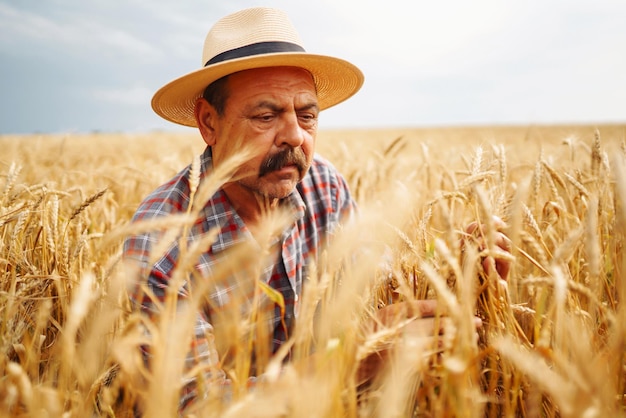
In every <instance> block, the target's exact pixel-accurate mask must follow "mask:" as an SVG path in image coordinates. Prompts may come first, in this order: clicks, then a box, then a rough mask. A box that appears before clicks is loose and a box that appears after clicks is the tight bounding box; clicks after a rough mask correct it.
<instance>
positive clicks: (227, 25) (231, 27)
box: [152, 8, 363, 126]
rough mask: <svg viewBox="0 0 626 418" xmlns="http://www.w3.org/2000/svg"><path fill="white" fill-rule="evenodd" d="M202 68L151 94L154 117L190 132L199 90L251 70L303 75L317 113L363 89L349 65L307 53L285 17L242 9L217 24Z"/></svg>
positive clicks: (360, 78)
mask: <svg viewBox="0 0 626 418" xmlns="http://www.w3.org/2000/svg"><path fill="white" fill-rule="evenodd" d="M202 65H203V68H201V69H199V70H196V71H193V72H191V73H188V74H186V75H184V76H182V77H180V78H177V79H175V80H173V81H171V82H169V83H168V84H166V85H165V86H163V87H161V89H159V90H158V91H157V92H156V93H155V95H154V97H153V98H152V109H154V111H155V112H156V113H157V114H158V115H159V116H161V117H163V118H164V119H167V120H169V121H171V122H175V123H178V124H181V125H186V126H196V120H195V118H194V114H193V110H194V106H195V101H196V99H197V98H199V97H201V96H202V93H203V92H204V89H205V88H206V87H207V86H208V85H209V84H211V83H212V82H213V81H215V80H217V79H219V78H221V77H223V76H225V75H228V74H232V73H235V72H237V71H242V70H248V69H252V68H261V67H276V66H293V67H300V68H304V69H306V70H308V71H309V72H310V73H311V74H312V75H313V79H314V81H315V86H316V88H317V96H318V104H319V107H320V110H322V109H327V108H329V107H331V106H333V105H336V104H337V103H340V102H342V101H344V100H346V99H347V98H349V97H350V96H352V95H353V94H355V93H356V92H357V91H358V90H359V89H360V88H361V86H362V85H363V74H362V73H361V71H360V70H359V69H358V68H357V67H355V66H354V65H352V64H350V63H349V62H347V61H344V60H342V59H339V58H334V57H329V56H325V55H315V54H310V53H307V52H306V51H305V50H304V48H303V47H302V41H301V40H300V37H299V36H298V34H297V32H296V30H295V28H294V27H293V25H292V24H291V22H290V20H289V18H288V17H287V15H286V14H285V13H284V12H283V11H281V10H277V9H272V8H252V9H245V10H242V11H239V12H237V13H234V14H231V15H229V16H226V17H224V18H222V19H221V20H219V21H218V22H217V23H216V24H215V25H214V26H213V27H212V28H211V30H210V31H209V33H208V34H207V37H206V39H205V41H204V50H203V51H202Z"/></svg>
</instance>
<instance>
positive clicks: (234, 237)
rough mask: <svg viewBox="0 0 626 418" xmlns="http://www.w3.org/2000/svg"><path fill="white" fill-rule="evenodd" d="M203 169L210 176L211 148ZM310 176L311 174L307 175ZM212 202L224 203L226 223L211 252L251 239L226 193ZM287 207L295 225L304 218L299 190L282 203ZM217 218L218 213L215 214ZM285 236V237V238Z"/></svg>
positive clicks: (221, 226)
mask: <svg viewBox="0 0 626 418" xmlns="http://www.w3.org/2000/svg"><path fill="white" fill-rule="evenodd" d="M201 167H202V177H205V176H206V175H208V174H210V173H211V171H212V170H213V153H212V150H211V147H206V149H205V150H204V152H203V154H202V160H201ZM305 175H306V176H308V175H309V174H308V173H307V174H305ZM211 200H219V201H222V202H224V209H225V212H226V213H225V215H226V216H225V221H223V222H222V223H221V224H220V232H219V233H218V235H217V237H216V239H215V241H214V243H213V245H212V246H211V252H212V253H213V254H216V253H219V252H221V251H223V250H225V249H226V248H229V247H231V246H233V245H235V244H237V243H239V242H243V241H245V240H246V239H251V238H252V236H251V234H250V232H249V231H248V229H247V228H245V223H244V222H243V220H242V219H241V218H240V217H239V214H237V212H236V211H235V210H234V209H233V207H232V206H231V204H230V201H229V200H228V197H227V196H226V193H224V191H223V190H222V189H219V190H218V191H217V192H216V193H215V195H214V196H213V198H212V199H211ZM281 204H283V205H284V206H285V207H288V208H290V209H291V210H292V211H293V222H294V224H295V223H296V222H297V221H299V220H300V219H302V218H303V217H304V214H305V212H306V204H305V203H304V199H302V196H301V195H300V192H299V190H298V188H297V187H296V188H294V190H293V192H292V193H291V194H290V195H289V196H287V197H285V198H284V199H283V201H282V202H281ZM214 215H216V217H217V215H218V214H217V213H215V214H214ZM292 228H293V225H291V226H289V227H287V228H286V230H285V231H284V234H286V233H288V231H290V230H291V229H292ZM284 234H283V236H284Z"/></svg>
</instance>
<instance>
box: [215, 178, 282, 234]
mask: <svg viewBox="0 0 626 418" xmlns="http://www.w3.org/2000/svg"><path fill="white" fill-rule="evenodd" d="M223 190H224V192H225V193H226V196H228V200H229V201H230V204H231V205H232V206H233V209H235V211H236V212H237V214H238V215H239V217H240V218H241V219H242V220H243V221H244V223H245V224H246V227H248V229H249V230H250V232H251V233H252V235H253V236H256V232H257V231H258V230H259V227H260V225H261V223H262V221H263V219H267V216H268V215H270V214H271V213H272V212H273V211H275V210H276V209H277V208H278V207H279V206H280V200H279V199H272V198H268V197H267V196H263V195H261V194H259V193H256V192H254V191H253V190H250V189H247V188H245V187H243V186H241V185H240V184H238V183H228V184H226V185H224V187H223Z"/></svg>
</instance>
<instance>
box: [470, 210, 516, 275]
mask: <svg viewBox="0 0 626 418" xmlns="http://www.w3.org/2000/svg"><path fill="white" fill-rule="evenodd" d="M506 226H507V225H506V223H504V221H503V220H502V219H500V218H499V217H497V216H493V223H492V229H493V233H494V237H493V240H494V245H495V246H496V247H498V248H497V250H498V252H496V253H495V254H494V255H490V256H488V257H485V258H484V259H483V261H482V264H483V268H484V269H485V272H486V273H487V274H489V272H490V269H491V266H492V265H494V264H495V266H496V272H497V273H498V276H500V278H501V279H502V280H507V279H508V277H509V272H510V270H511V262H512V259H513V257H512V256H511V240H510V239H509V237H507V236H506V234H505V233H504V232H503V230H504V229H505V228H506ZM465 232H466V234H467V235H466V237H467V239H472V240H474V242H475V244H476V246H477V248H478V251H483V250H485V249H486V245H487V240H486V237H485V233H486V228H484V227H483V225H482V224H479V223H478V222H472V223H470V224H469V225H468V226H467V227H466V228H465ZM463 245H465V243H463Z"/></svg>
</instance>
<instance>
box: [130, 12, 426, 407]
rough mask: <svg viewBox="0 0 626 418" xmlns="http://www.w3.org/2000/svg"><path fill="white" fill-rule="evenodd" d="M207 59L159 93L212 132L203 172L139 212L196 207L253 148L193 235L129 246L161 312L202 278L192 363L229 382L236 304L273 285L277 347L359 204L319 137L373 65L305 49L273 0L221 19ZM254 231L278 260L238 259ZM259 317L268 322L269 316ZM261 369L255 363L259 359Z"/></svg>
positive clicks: (244, 307) (182, 117)
mask: <svg viewBox="0 0 626 418" xmlns="http://www.w3.org/2000/svg"><path fill="white" fill-rule="evenodd" d="M202 62H203V64H204V67H203V68H202V69H200V70H197V71H194V72H192V73H189V74H187V75H185V76H183V77H181V78H179V79H176V80H174V81H172V82H170V83H169V84H167V85H165V86H164V87H163V88H161V89H160V90H159V91H158V92H157V93H156V94H155V96H154V98H153V100H152V106H153V109H154V110H155V112H156V113H157V114H159V115H160V116H162V117H164V118H165V119H167V120H170V121H172V122H175V123H178V124H181V125H187V126H193V127H197V128H198V130H199V133H200V134H201V136H202V138H203V139H204V141H205V142H206V144H207V148H206V150H205V152H204V153H203V155H202V158H201V162H200V167H199V173H198V172H196V170H197V168H194V167H193V165H192V166H190V167H187V168H186V169H184V170H183V171H181V172H180V173H179V174H177V175H176V176H175V177H174V178H173V179H172V180H170V181H169V182H168V183H166V184H164V185H162V186H161V187H159V188H158V189H157V190H156V191H154V192H153V193H152V194H151V195H150V196H148V197H147V198H146V199H145V200H144V202H143V203H142V204H141V205H140V207H139V209H138V210H137V213H136V214H135V216H134V218H133V220H134V221H135V222H139V221H146V220H150V219H155V218H160V217H163V216H166V215H170V214H176V213H179V214H185V213H190V211H191V207H192V206H193V205H197V204H196V203H195V202H193V197H194V193H195V191H196V189H195V187H196V186H195V182H196V180H195V179H194V176H196V175H197V176H199V178H200V179H201V180H203V181H206V180H207V179H208V178H209V177H210V175H211V174H215V172H216V171H217V170H218V169H219V168H221V167H224V166H227V165H228V164H230V163H231V162H232V161H233V158H236V156H237V155H238V154H239V153H242V152H244V153H245V152H250V153H249V154H247V155H248V156H247V158H246V159H245V160H244V161H243V163H242V164H240V165H239V166H237V167H236V168H235V169H234V170H233V172H232V176H231V178H230V179H229V180H228V181H227V182H226V183H224V184H223V185H222V186H221V187H220V188H219V189H218V190H217V191H216V192H215V193H214V194H213V195H212V196H211V197H210V198H209V199H208V200H207V201H206V203H204V202H202V205H201V206H199V207H196V206H194V214H195V215H197V221H196V222H195V223H193V225H191V226H189V227H188V230H186V231H188V235H187V236H186V237H184V239H182V240H181V239H178V240H173V241H172V243H171V245H169V246H166V247H165V248H163V249H164V252H163V254H156V255H155V254H153V250H154V249H155V247H158V246H160V245H161V240H163V239H165V238H164V235H163V234H159V233H156V232H150V233H145V234H140V235H136V236H133V237H130V238H128V239H127V240H126V242H125V245H124V256H125V258H126V259H127V260H133V261H135V262H137V264H138V265H139V266H140V268H141V269H140V273H139V277H140V284H141V280H144V279H142V278H144V277H147V287H148V289H149V292H148V294H145V293H144V292H142V289H143V287H142V286H138V287H137V289H136V291H135V293H134V294H133V295H132V297H133V299H134V301H135V302H136V303H137V304H138V305H140V306H141V307H142V308H143V310H144V311H146V312H147V313H150V314H156V311H157V309H156V308H155V305H156V304H158V303H159V302H163V301H164V300H165V299H166V295H167V293H168V291H171V290H172V287H173V286H175V290H176V291H177V292H178V295H179V297H180V299H181V300H185V298H188V297H190V295H191V294H193V292H194V289H192V288H194V286H195V287H196V291H197V289H202V292H203V293H205V294H206V297H205V299H204V301H203V302H202V307H201V309H200V310H199V312H198V313H197V315H196V319H195V334H194V341H193V344H192V350H191V351H190V354H189V357H188V367H189V368H192V367H194V366H196V365H198V364H200V365H202V364H205V365H206V368H205V370H204V371H203V372H204V373H205V376H207V379H210V380H212V381H214V382H217V383H218V384H224V385H227V383H228V379H227V378H226V376H225V374H224V372H223V370H222V369H220V365H221V364H223V359H222V358H220V355H221V354H222V353H225V352H228V348H224V347H223V345H227V344H226V342H225V341H223V340H224V339H225V337H224V336H225V335H226V334H225V331H224V330H223V328H228V327H227V326H224V324H225V323H228V318H225V316H228V315H230V313H232V312H233V305H234V307H235V311H241V312H242V316H241V317H242V318H245V317H246V315H248V314H249V313H250V312H253V311H254V310H255V309H256V306H257V305H255V303H256V302H255V301H256V299H255V298H257V297H258V295H259V286H261V287H262V292H261V293H264V294H265V295H269V296H270V297H269V298H267V297H266V298H265V299H269V302H268V300H266V301H265V304H264V305H263V306H266V307H267V310H266V311H262V312H261V314H259V317H260V318H262V319H263V320H265V322H266V323H267V325H268V331H267V335H268V336H269V337H268V338H269V340H270V342H271V347H269V348H268V350H269V351H270V355H271V354H272V353H276V351H277V350H279V348H280V347H281V345H282V344H284V343H285V342H286V341H287V340H288V338H289V336H290V334H291V331H292V329H293V326H294V322H295V317H296V315H297V306H296V305H297V303H298V299H299V298H300V296H301V294H302V286H303V281H304V279H305V278H306V276H307V273H308V270H307V269H308V268H309V267H310V266H311V265H313V264H315V263H316V262H317V255H318V253H319V252H320V250H321V249H323V248H324V246H325V245H326V243H327V240H328V239H329V238H330V236H331V235H332V233H333V231H334V230H335V229H336V227H337V226H338V225H340V224H341V223H342V222H345V221H346V220H347V219H349V218H350V217H351V216H352V215H353V214H354V211H355V208H356V205H355V202H354V201H353V199H352V197H351V195H350V192H349V189H348V186H347V184H346V182H345V180H344V179H343V177H342V176H341V175H340V174H339V173H338V172H337V171H336V170H335V168H334V167H333V166H332V165H331V164H330V163H328V162H327V161H326V160H324V159H323V158H321V157H320V156H317V155H316V154H315V139H316V133H317V129H318V116H319V112H320V111H321V110H324V109H326V108H328V107H331V106H333V105H335V104H338V103H340V102H342V101H344V100H346V99H347V98H349V97H351V96H352V95H353V94H355V93H356V92H357V91H358V90H359V89H360V87H361V85H362V83H363V75H362V73H361V71H360V70H359V69H358V68H356V67H355V66H354V65H352V64H350V63H348V62H346V61H344V60H341V59H338V58H334V57H328V56H323V55H314V54H310V53H307V52H305V50H304V48H303V47H302V46H301V41H300V39H299V37H298V35H297V33H296V31H295V29H294V28H293V27H292V25H291V23H290V22H289V20H288V18H287V16H286V15H285V14H284V13H283V12H281V11H279V10H275V9H269V8H254V9H247V10H243V11H240V12H237V13H234V14H232V15H229V16H226V17H224V18H223V19H221V20H220V21H218V22H217V23H216V24H215V25H214V26H213V28H212V29H211V30H210V31H209V33H208V35H207V37H206V41H205V44H204V51H203V58H202ZM250 150H252V151H250ZM279 211H280V212H284V213H287V215H288V218H287V219H288V222H287V223H286V224H285V225H284V226H283V227H282V228H280V229H279V230H278V233H277V234H275V235H271V234H269V235H268V234H267V233H266V228H265V226H266V225H265V224H266V223H267V222H266V221H267V219H268V215H270V214H272V213H273V212H279ZM210 234H214V235H210ZM207 235H210V237H211V241H210V243H209V245H207V248H206V249H204V250H203V251H202V252H201V253H200V254H199V255H198V257H197V260H193V264H194V265H193V269H192V272H191V273H190V274H189V275H188V278H187V276H186V277H185V279H184V280H178V281H177V280H174V279H173V277H174V275H175V271H176V269H177V268H179V267H180V264H182V262H181V260H180V257H182V255H183V253H184V251H185V250H189V248H190V247H191V246H193V244H194V243H195V242H198V241H199V240H201V239H202V237H205V236H207ZM246 242H247V243H252V247H250V248H253V249H254V248H257V249H259V250H261V249H267V250H268V253H269V254H268V257H267V260H269V261H268V262H267V263H265V264H263V265H262V266H256V265H255V266H250V265H246V264H245V262H244V261H245V258H238V260H240V261H241V260H244V261H241V262H243V264H242V265H241V266H240V268H238V267H237V266H234V265H233V263H234V261H233V260H234V259H235V258H237V257H238V256H237V255H236V254H237V253H236V252H234V251H233V250H234V249H235V248H237V246H238V245H239V244H242V243H246ZM268 243H269V244H268ZM265 244H268V245H265ZM181 247H185V248H181ZM225 265H226V266H227V267H225V268H224V267H223V266H225ZM251 272H252V273H251ZM254 272H256V273H258V274H257V277H254ZM259 283H263V284H266V285H268V286H263V285H262V284H261V285H259ZM268 288H269V289H271V290H268ZM203 297H204V296H203ZM155 299H156V301H157V302H156V303H155ZM415 305H416V307H417V311H419V312H421V313H422V314H423V315H422V316H425V317H428V316H433V315H434V313H435V310H436V304H434V303H433V301H428V302H426V301H424V302H423V303H421V302H416V303H415ZM224 312H228V314H227V315H223V313H224ZM218 324H221V325H222V326H221V328H222V329H221V330H220V325H218ZM256 326H257V327H259V328H263V326H261V325H260V321H257V323H256ZM255 332H256V331H255ZM261 334H262V332H261ZM254 335H258V334H256V333H255V334H254ZM219 336H221V337H222V338H220V337H219ZM256 342H257V344H260V343H259V341H258V340H257V341H256ZM263 352H264V351H263V350H262V349H259V350H256V351H254V355H255V356H256V357H262V356H263ZM218 353H220V354H218ZM255 360H259V358H256V359H255ZM252 370H253V371H252V374H253V375H254V374H255V373H254V364H253V366H252ZM195 396H204V394H202V393H198V390H196V388H195V384H194V380H193V379H191V382H190V384H189V385H188V386H187V388H186V390H185V391H183V396H182V401H181V403H182V404H183V406H184V404H185V403H186V402H187V401H188V400H189V399H191V398H193V397H195Z"/></svg>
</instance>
